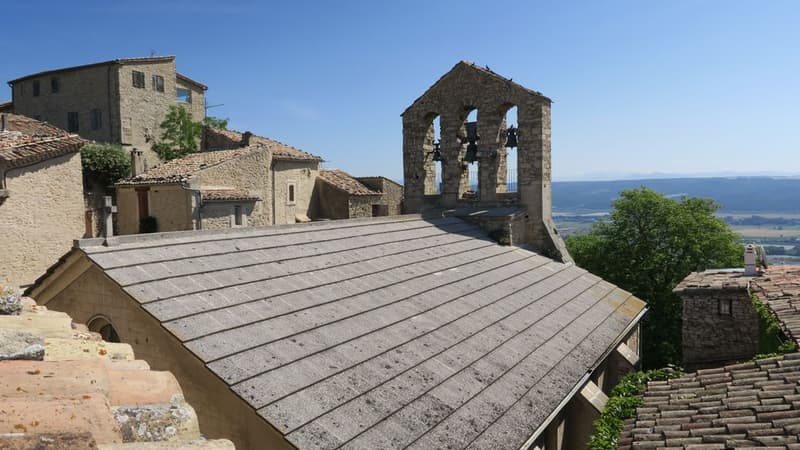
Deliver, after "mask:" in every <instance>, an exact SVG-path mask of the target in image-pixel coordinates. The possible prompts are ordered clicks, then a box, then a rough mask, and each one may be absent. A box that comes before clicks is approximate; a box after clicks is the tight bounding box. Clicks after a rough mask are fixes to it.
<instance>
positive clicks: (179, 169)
mask: <svg viewBox="0 0 800 450" xmlns="http://www.w3.org/2000/svg"><path fill="white" fill-rule="evenodd" d="M263 150H264V149H263V147H261V146H258V145H251V146H248V147H241V148H235V149H231V150H211V151H206V152H197V153H189V154H188V155H186V156H184V157H182V158H177V159H173V160H171V161H167V162H163V163H161V164H159V165H157V166H155V167H153V168H152V169H149V170H147V171H146V172H144V173H142V174H139V175H137V176H135V177H130V178H126V179H125V180H122V181H120V182H118V183H117V184H118V185H132V184H160V183H182V182H185V181H188V180H189V178H191V177H192V175H194V174H196V173H197V172H200V171H201V170H203V169H206V168H209V167H212V166H216V165H218V164H222V163H225V162H227V161H231V160H233V159H236V158H240V157H242V156H246V155H251V154H253V153H255V152H258V151H263Z"/></svg>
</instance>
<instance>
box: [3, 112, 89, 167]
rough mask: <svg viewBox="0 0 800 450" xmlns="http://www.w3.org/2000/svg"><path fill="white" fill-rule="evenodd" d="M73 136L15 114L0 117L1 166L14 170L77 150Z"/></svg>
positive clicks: (78, 144) (78, 143)
mask: <svg viewBox="0 0 800 450" xmlns="http://www.w3.org/2000/svg"><path fill="white" fill-rule="evenodd" d="M85 143H86V141H85V140H84V139H81V138H80V137H78V136H77V135H75V134H70V133H67V132H66V131H64V130H62V129H60V128H57V127H54V126H52V125H49V124H47V123H45V122H41V121H38V120H34V119H31V118H28V117H25V116H20V115H17V114H6V113H4V114H0V166H5V167H15V166H22V165H28V164H31V163H35V162H39V161H44V160H46V159H50V158H55V157H57V156H62V155H66V154H70V153H76V152H78V151H80V148H81V147H82V146H83V145H84V144H85Z"/></svg>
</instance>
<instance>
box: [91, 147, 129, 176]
mask: <svg viewBox="0 0 800 450" xmlns="http://www.w3.org/2000/svg"><path fill="white" fill-rule="evenodd" d="M81 164H82V165H83V175H84V181H87V180H96V181H97V182H99V183H101V184H103V185H109V184H112V183H114V182H116V181H118V180H120V179H122V178H125V177H127V176H129V175H130V174H131V159H130V155H129V154H128V152H127V151H125V150H124V149H123V148H122V147H121V146H119V145H114V144H86V145H84V146H83V148H81Z"/></svg>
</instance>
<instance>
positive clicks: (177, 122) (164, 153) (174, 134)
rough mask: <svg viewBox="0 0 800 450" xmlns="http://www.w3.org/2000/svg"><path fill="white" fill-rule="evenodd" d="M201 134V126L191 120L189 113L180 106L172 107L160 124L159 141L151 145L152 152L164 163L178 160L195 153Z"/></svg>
mask: <svg viewBox="0 0 800 450" xmlns="http://www.w3.org/2000/svg"><path fill="white" fill-rule="evenodd" d="M202 132H203V124H202V123H200V122H195V121H194V120H192V115H191V113H189V112H188V111H187V110H186V109H184V108H183V107H181V106H178V105H172V106H170V107H169V112H168V113H167V116H166V118H165V119H164V121H163V122H161V139H160V141H159V142H158V143H157V144H155V145H153V150H154V151H155V152H156V153H157V154H158V156H159V157H160V158H161V159H163V160H165V161H169V160H170V159H175V158H180V157H182V156H184V155H186V154H188V153H193V152H196V151H197V146H198V141H199V140H200V135H201V133H202Z"/></svg>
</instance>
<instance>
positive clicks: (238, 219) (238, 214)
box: [233, 205, 242, 227]
mask: <svg viewBox="0 0 800 450" xmlns="http://www.w3.org/2000/svg"><path fill="white" fill-rule="evenodd" d="M233 224H234V225H236V226H237V227H240V226H242V206H241V205H236V206H234V207H233Z"/></svg>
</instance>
